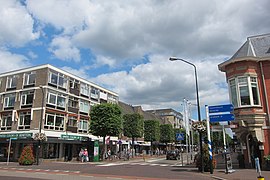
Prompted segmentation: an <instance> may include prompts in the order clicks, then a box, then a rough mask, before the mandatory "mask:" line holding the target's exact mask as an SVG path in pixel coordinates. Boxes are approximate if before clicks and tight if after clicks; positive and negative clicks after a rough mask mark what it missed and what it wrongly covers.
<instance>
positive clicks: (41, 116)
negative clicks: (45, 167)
mask: <svg viewBox="0 0 270 180" xmlns="http://www.w3.org/2000/svg"><path fill="white" fill-rule="evenodd" d="M39 88H40V89H41V91H42V102H41V103H42V104H41V113H40V114H41V115H40V119H39V126H38V133H39V138H38V147H37V165H39V151H40V146H41V139H40V135H41V128H42V120H43V111H44V110H43V108H44V89H43V87H42V86H39Z"/></svg>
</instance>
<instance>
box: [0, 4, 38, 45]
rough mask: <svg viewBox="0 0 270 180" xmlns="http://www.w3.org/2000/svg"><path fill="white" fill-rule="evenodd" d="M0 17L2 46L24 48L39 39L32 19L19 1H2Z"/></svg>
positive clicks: (0, 40)
mask: <svg viewBox="0 0 270 180" xmlns="http://www.w3.org/2000/svg"><path fill="white" fill-rule="evenodd" d="M0 17H1V18H0V27H1V28H0V45H2V46H23V45H24V44H25V43H27V42H29V41H32V40H35V39H37V38H38V37H39V33H38V32H34V30H33V25H34V21H33V19H32V17H31V16H30V15H29V14H28V12H27V10H26V9H25V7H24V6H22V5H21V4H20V3H19V2H18V1H15V0H2V1H1V6H0Z"/></svg>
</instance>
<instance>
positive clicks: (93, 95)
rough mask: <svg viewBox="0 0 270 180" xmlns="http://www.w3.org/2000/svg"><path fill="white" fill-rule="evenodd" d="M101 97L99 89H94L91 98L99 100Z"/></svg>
mask: <svg viewBox="0 0 270 180" xmlns="http://www.w3.org/2000/svg"><path fill="white" fill-rule="evenodd" d="M98 97H99V89H97V88H94V87H92V88H91V98H95V99H98Z"/></svg>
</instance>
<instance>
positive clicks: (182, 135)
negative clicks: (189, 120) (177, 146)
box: [176, 133, 185, 141]
mask: <svg viewBox="0 0 270 180" xmlns="http://www.w3.org/2000/svg"><path fill="white" fill-rule="evenodd" d="M184 139H185V135H184V133H176V140H177V141H182V140H184Z"/></svg>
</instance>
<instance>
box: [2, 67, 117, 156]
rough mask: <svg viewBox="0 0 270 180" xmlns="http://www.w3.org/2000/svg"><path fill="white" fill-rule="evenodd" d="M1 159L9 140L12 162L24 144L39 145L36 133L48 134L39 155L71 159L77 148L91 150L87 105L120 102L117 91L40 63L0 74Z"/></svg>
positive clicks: (76, 153)
mask: <svg viewBox="0 0 270 180" xmlns="http://www.w3.org/2000/svg"><path fill="white" fill-rule="evenodd" d="M0 99H1V101H0V155H1V156H0V158H1V159H2V160H6V158H7V152H8V145H9V144H8V141H7V139H10V138H13V140H12V143H11V151H10V152H11V154H10V158H11V160H17V159H18V157H19V155H20V152H21V151H22V148H23V147H24V146H25V145H32V146H33V148H34V152H36V148H37V140H35V135H36V134H38V133H39V131H41V133H43V134H45V135H46V137H47V141H44V142H43V143H42V146H41V148H40V152H39V154H40V157H41V158H44V159H50V158H53V159H64V158H65V160H72V159H74V158H76V157H78V153H79V151H80V148H82V147H87V148H89V150H90V151H89V153H90V154H91V153H93V151H91V148H92V147H93V142H94V140H98V139H99V138H97V137H95V136H93V135H91V134H90V133H89V130H88V129H89V113H90V109H91V106H93V105H95V104H100V103H103V102H105V103H106V102H107V103H118V95H117V94H116V93H114V92H112V91H110V90H107V89H105V88H102V87H100V86H98V85H96V84H94V83H91V82H89V81H87V80H85V79H82V78H80V77H77V76H75V75H72V74H70V73H68V72H66V71H63V70H61V69H59V68H56V67H54V66H51V65H48V64H47V65H40V66H36V67H30V68H26V69H20V70H16V71H12V72H6V73H2V74H0Z"/></svg>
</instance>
